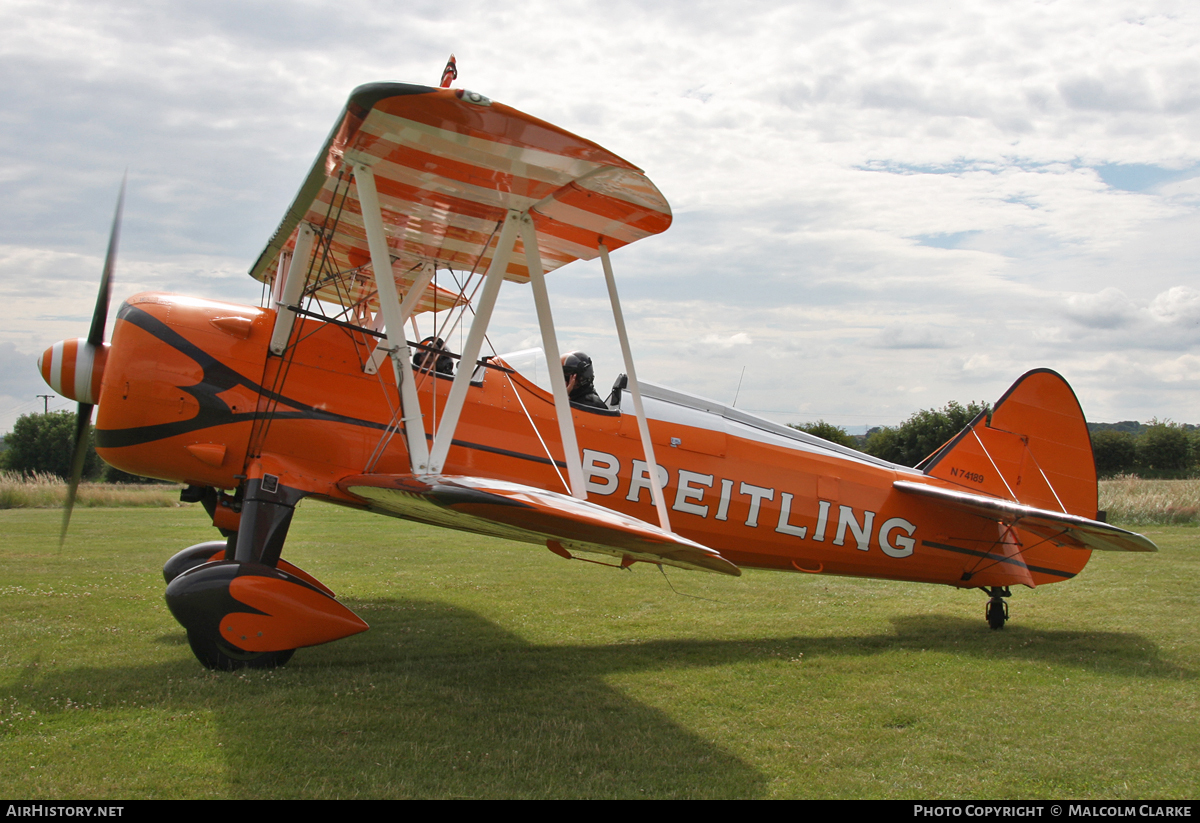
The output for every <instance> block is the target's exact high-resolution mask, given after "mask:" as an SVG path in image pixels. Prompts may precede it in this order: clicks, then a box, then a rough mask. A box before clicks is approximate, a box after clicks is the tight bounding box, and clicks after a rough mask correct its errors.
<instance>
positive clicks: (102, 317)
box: [87, 172, 129, 415]
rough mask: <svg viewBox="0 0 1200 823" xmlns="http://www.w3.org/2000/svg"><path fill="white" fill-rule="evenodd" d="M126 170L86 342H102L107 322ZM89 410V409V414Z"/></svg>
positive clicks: (126, 176)
mask: <svg viewBox="0 0 1200 823" xmlns="http://www.w3.org/2000/svg"><path fill="white" fill-rule="evenodd" d="M128 178H129V174H128V172H126V174H125V177H122V178H121V193H120V194H119V195H117V211H116V213H115V214H113V223H112V231H111V232H109V235H108V254H107V255H105V257H104V274H103V275H101V277H100V293H99V294H97V295H96V310H95V311H94V312H92V329H91V331H89V332H88V338H87V340H88V342H89V343H91V344H92V345H93V346H99V345H100V344H101V343H103V342H104V327H105V325H106V324H107V323H108V300H109V295H110V293H111V292H112V272H113V265H114V264H115V263H116V262H117V242H118V241H119V240H120V239H121V213H122V212H123V211H124V210H125V181H126V180H127V179H128ZM90 414H91V412H90V411H89V415H90Z"/></svg>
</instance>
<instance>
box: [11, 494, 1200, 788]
mask: <svg viewBox="0 0 1200 823" xmlns="http://www.w3.org/2000/svg"><path fill="white" fill-rule="evenodd" d="M57 527H58V514H57V512H55V511H52V510H28V509H17V510H9V511H4V512H0V529H2V530H3V534H4V536H5V540H4V541H3V544H2V546H0V557H2V559H3V567H2V568H3V572H0V611H2V613H3V615H4V620H3V621H0V664H2V669H0V672H2V674H0V793H3V794H5V795H8V796H20V797H38V798H60V799H65V798H80V797H92V798H104V797H112V798H129V797H168V798H181V797H233V798H250V797H289V798H291V797H303V798H307V797H321V798H327V797H884V798H897V797H905V798H906V797H916V798H955V797H957V798H1012V797H1049V798H1087V797H1099V798H1188V797H1194V796H1195V792H1196V777H1195V775H1196V774H1197V768H1198V767H1200V733H1198V732H1197V728H1200V726H1198V721H1200V705H1198V699H1197V698H1198V695H1200V692H1198V690H1197V681H1196V673H1197V671H1200V641H1198V640H1197V636H1196V632H1195V630H1194V627H1193V625H1192V622H1191V621H1190V619H1189V618H1190V616H1191V614H1192V613H1193V611H1194V607H1195V605H1196V596H1195V590H1194V581H1195V579H1196V576H1197V572H1198V571H1200V568H1198V558H1200V553H1198V552H1197V550H1196V548H1197V547H1196V542H1197V537H1198V536H1200V531H1198V530H1197V529H1196V528H1194V527H1186V526H1173V527H1165V528H1152V529H1148V530H1147V533H1148V534H1149V535H1150V536H1151V537H1152V539H1154V540H1156V541H1157V542H1158V543H1159V545H1160V546H1161V547H1162V551H1161V552H1160V553H1158V554H1157V555H1124V554H1100V553H1097V554H1096V555H1094V557H1093V560H1092V562H1091V563H1090V564H1089V566H1088V568H1087V569H1086V570H1084V572H1083V573H1082V574H1081V575H1079V577H1078V578H1076V579H1075V580H1072V581H1068V582H1066V583H1063V584H1058V585H1053V586H1046V587H1043V588H1040V589H1037V590H1035V591H1029V590H1025V589H1021V590H1020V591H1017V592H1015V593H1014V596H1013V598H1012V611H1013V621H1012V622H1011V623H1010V624H1009V627H1008V628H1007V629H1005V630H1004V631H1002V632H992V631H990V630H988V629H987V627H986V624H985V623H984V621H983V615H982V612H983V597H982V596H981V595H980V594H979V593H978V592H970V591H958V590H954V589H949V588H942V587H933V586H914V585H907V584H901V583H892V582H888V581H872V580H854V579H848V578H833V577H818V576H811V575H786V574H772V573H765V572H763V573H758V572H747V573H746V574H745V575H744V576H743V577H742V578H740V579H736V580H735V579H729V578H723V577H718V576H716V575H704V574H699V573H686V572H676V571H669V572H668V575H669V577H670V580H671V582H672V583H673V585H674V587H675V589H676V590H677V592H678V593H674V592H672V590H671V589H670V588H669V587H668V585H667V582H666V581H665V580H664V579H663V577H662V575H661V574H660V573H659V572H658V571H657V570H656V569H654V568H653V567H648V566H642V565H640V564H639V565H637V566H635V567H634V568H633V569H632V570H631V571H626V572H620V571H616V570H613V569H605V568H600V567H597V566H593V565H588V564H584V563H576V562H566V561H564V560H561V559H559V558H557V557H554V556H553V555H551V554H550V553H549V552H547V551H544V550H539V549H536V548H533V547H530V546H525V545H521V544H513V543H506V542H502V541H496V540H490V539H487V538H481V537H476V536H472V535H465V534H461V533H456V532H449V531H445V530H438V529H431V528H425V527H420V526H415V525H412V524H406V523H403V522H401V521H396V520H390V519H386V518H378V517H371V516H368V515H365V514H361V513H357V512H352V511H347V510H343V509H336V508H333V507H330V506H325V505H320V504H314V503H305V504H304V505H303V506H302V507H301V510H300V512H299V513H298V514H297V518H296V522H295V524H294V525H293V527H292V534H291V536H290V539H289V544H288V547H287V553H286V556H287V557H288V558H289V559H291V560H292V561H293V562H296V563H297V564H299V565H300V566H302V567H304V568H306V569H308V570H309V571H311V572H313V573H314V574H316V575H317V576H318V577H319V578H321V579H322V580H323V581H325V582H326V583H328V584H330V585H331V586H332V587H333V588H334V589H335V590H337V591H338V593H339V596H340V597H341V598H342V599H343V600H344V601H345V602H347V603H348V604H349V605H350V606H351V607H352V608H354V609H355V610H356V611H358V612H359V613H360V614H361V615H362V616H363V617H364V618H365V619H366V620H367V621H368V622H369V623H370V624H371V625H372V629H371V630H370V631H369V632H366V633H364V634H361V635H358V636H356V637H353V638H349V639H347V640H343V641H339V642H337V643H332V644H329V645H326V646H321V647H316V648H311V649H302V650H300V651H299V652H297V654H296V656H295V658H293V660H292V662H291V663H289V664H288V666H287V667H286V668H284V669H280V670H277V671H273V672H240V673H236V674H213V673H209V672H206V671H204V670H202V669H201V668H200V667H199V664H197V663H196V662H195V660H194V659H193V658H192V656H191V653H190V652H189V650H188V648H187V645H186V642H185V640H184V637H183V632H182V631H181V629H180V628H179V627H178V626H177V625H176V624H175V623H174V621H173V620H172V618H171V616H170V614H169V613H168V612H167V610H166V607H165V604H164V603H163V600H162V591H163V582H162V578H161V575H160V574H159V568H160V566H161V563H162V561H163V560H164V559H165V558H166V557H167V556H169V555H170V554H171V553H173V552H174V551H175V550H177V549H178V548H180V547H182V546H186V545H188V544H190V543H193V542H198V541H200V540H203V539H209V538H210V537H211V536H212V535H211V529H209V528H205V524H204V516H203V514H202V513H201V512H199V511H188V510H183V509H135V510H119V509H89V510H83V511H79V512H77V513H76V515H75V519H74V521H73V523H72V534H71V536H70V537H69V539H68V541H67V544H66V547H65V548H64V549H63V550H61V551H59V550H58V549H57Z"/></svg>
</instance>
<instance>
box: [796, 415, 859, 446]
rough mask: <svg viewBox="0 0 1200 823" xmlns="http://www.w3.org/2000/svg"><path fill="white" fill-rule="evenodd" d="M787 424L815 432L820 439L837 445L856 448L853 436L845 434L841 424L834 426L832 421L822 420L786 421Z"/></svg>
mask: <svg viewBox="0 0 1200 823" xmlns="http://www.w3.org/2000/svg"><path fill="white" fill-rule="evenodd" d="M788 426H790V427H791V428H793V429H798V430H799V431H802V432H808V433H809V434H815V435H816V436H817V437H819V438H821V439H822V440H828V441H829V442H830V443H837V444H838V445H839V446H849V447H850V448H852V449H854V448H857V446H856V445H855V442H854V438H852V437H851V436H850V435H849V434H847V433H846V430H845V429H843V428H842V427H841V426H835V425H833V424H832V423H826V422H825V421H824V420H818V421H817V422H816V423H788Z"/></svg>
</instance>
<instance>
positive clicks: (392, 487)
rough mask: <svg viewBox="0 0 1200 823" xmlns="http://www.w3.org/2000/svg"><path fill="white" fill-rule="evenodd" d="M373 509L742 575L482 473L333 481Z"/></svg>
mask: <svg viewBox="0 0 1200 823" xmlns="http://www.w3.org/2000/svg"><path fill="white" fill-rule="evenodd" d="M338 486H339V487H340V488H341V489H342V490H343V491H345V492H348V493H349V494H352V495H354V496H355V497H358V498H359V499H361V500H363V501H365V502H366V503H367V504H368V505H370V507H371V509H372V510H374V511H378V512H381V513H384V514H393V515H398V516H400V517H406V518H409V519H411V520H418V521H421V522H423V523H430V524H433V525H435V526H447V527H449V528H452V529H461V530H463V531H472V532H477V533H479V534H487V535H491V536H493V537H504V538H508V539H511V540H521V541H524V542H526V543H540V544H542V545H545V546H547V547H548V548H550V549H551V550H553V551H557V552H558V553H562V550H563V549H576V550H578V551H592V552H601V553H603V554H609V555H614V556H616V557H620V558H625V557H629V558H631V559H633V560H642V561H645V562H648V563H664V564H666V565H669V566H678V567H680V568H684V569H698V570H703V571H713V572H720V573H721V574H728V575H733V576H735V577H736V576H739V575H740V574H741V570H740V569H738V567H737V566H735V565H733V564H732V563H730V562H729V561H728V560H726V559H725V558H723V557H721V555H719V554H718V553H717V552H715V551H713V550H712V549H710V548H708V547H706V546H702V545H700V544H699V543H696V542H694V541H691V540H688V539H687V538H685V537H680V536H679V535H677V534H672V533H670V532H665V531H663V530H662V529H660V528H658V527H657V526H652V525H650V524H649V523H646V522H643V521H641V520H638V519H637V518H635V517H629V516H628V515H624V514H621V513H620V512H615V511H612V510H611V509H606V508H604V507H603V506H597V505H596V504H595V503H588V502H586V501H583V500H578V499H576V498H574V497H568V496H567V495H564V494H558V493H556V492H550V491H545V490H544V489H535V488H533V487H531V486H522V485H520V484H518V483H508V482H505V481H503V480H489V479H486V478H481V477H462V476H456V477H448V476H444V477H429V478H418V477H413V476H412V475H381V474H368V475H361V476H358V477H347V478H345V479H344V480H342V481H341V482H340V483H338Z"/></svg>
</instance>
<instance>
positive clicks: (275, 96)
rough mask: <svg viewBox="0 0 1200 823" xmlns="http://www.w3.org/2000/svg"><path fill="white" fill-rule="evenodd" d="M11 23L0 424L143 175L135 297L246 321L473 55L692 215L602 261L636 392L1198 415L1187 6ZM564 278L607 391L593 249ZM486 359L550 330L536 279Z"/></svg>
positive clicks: (76, 332) (194, 7) (166, 14)
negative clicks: (392, 96) (354, 135)
mask: <svg viewBox="0 0 1200 823" xmlns="http://www.w3.org/2000/svg"><path fill="white" fill-rule="evenodd" d="M0 30H3V31H4V32H5V37H4V38H2V39H0V77H2V78H4V79H3V82H0V144H2V145H0V158H3V159H0V191H3V197H0V301H2V305H3V306H4V307H5V309H6V312H5V320H4V322H3V323H0V432H3V431H7V430H9V429H10V428H11V426H12V423H13V422H14V421H15V419H16V418H17V417H18V416H19V415H21V414H24V413H29V412H33V411H40V410H41V409H42V408H43V401H42V400H41V399H39V398H38V397H37V395H38V394H46V393H49V392H50V389H49V388H48V387H46V385H45V384H44V383H43V382H42V381H41V379H40V377H39V376H38V374H37V372H36V368H35V361H36V357H37V354H38V353H39V352H40V351H41V350H43V349H44V348H46V347H47V346H49V345H51V344H52V343H53V342H55V341H56V340H59V339H63V338H68V337H78V336H86V334H87V328H88V324H89V322H90V320H89V318H90V315H91V311H92V306H93V304H94V302H95V292H96V287H97V284H98V281H99V277H100V272H101V268H102V260H103V255H104V251H105V245H106V242H107V235H108V230H109V224H110V222H111V220H112V212H113V207H114V205H115V201H116V195H117V190H118V187H119V185H120V181H121V177H122V175H123V174H124V173H125V171H126V170H128V175H129V184H128V186H129V187H128V195H127V203H126V210H125V218H124V223H123V228H122V236H121V245H120V254H119V258H118V263H117V268H116V272H115V278H116V282H115V285H114V303H113V311H114V312H115V310H116V307H117V305H119V302H120V300H121V299H123V298H124V297H126V296H128V295H130V294H133V293H136V292H139V291H145V290H162V291H174V292H183V293H188V294H199V295H202V296H205V297H210V298H217V299H225V300H231V301H237V302H248V303H257V302H258V300H259V296H260V287H259V284H258V283H256V282H255V281H253V280H251V279H250V278H249V276H248V275H247V274H246V272H247V270H248V269H249V267H250V265H251V264H252V263H253V262H254V260H255V258H256V257H257V256H258V254H259V252H260V251H261V250H262V248H263V246H264V245H265V244H266V242H267V240H268V238H269V237H270V235H271V233H272V232H273V230H274V228H275V227H276V225H277V224H278V222H279V220H280V218H281V217H282V215H283V213H284V210H285V209H286V208H287V206H288V205H289V204H290V202H291V200H292V198H293V196H294V195H295V192H296V189H297V188H298V187H299V185H300V183H301V181H302V179H303V177H304V175H305V174H306V172H307V170H308V168H309V166H310V165H311V163H312V160H313V158H314V156H315V154H316V152H317V150H318V149H319V147H320V145H321V143H322V141H323V140H324V138H325V136H326V134H327V133H328V131H329V129H330V128H331V126H332V125H333V122H334V120H335V118H336V117H337V115H338V113H339V112H340V110H341V108H342V106H343V105H344V103H345V100H346V98H347V96H348V95H349V93H350V91H351V90H352V89H353V88H354V87H355V86H357V85H359V84H362V83H367V82H375V81H401V82H415V83H425V84H429V85H436V84H437V81H438V79H439V78H440V75H441V69H442V66H443V64H444V63H445V61H446V58H447V56H448V55H449V54H450V53H451V52H453V53H455V54H456V55H457V58H458V66H459V80H458V82H457V83H456V85H458V86H462V87H465V88H468V89H471V90H473V91H477V92H480V93H482V94H485V95H487V96H488V97H491V98H492V99H494V100H498V101H500V102H503V103H506V104H508V105H511V106H514V107H516V108H518V109H521V110H523V111H526V112H528V113H530V114H533V115H535V116H537V117H540V118H542V119H545V120H548V121H550V122H552V123H555V124H556V125H559V126H561V127H563V128H566V129H568V130H571V131H574V132H576V133H578V134H580V135H582V136H584V137H587V138H588V139H591V140H594V141H596V142H598V143H600V144H601V145H603V146H605V147H606V148H608V149H610V150H612V151H614V152H616V153H617V154H619V155H621V156H623V157H625V158H626V159H628V160H629V161H631V162H633V163H634V164H636V165H638V166H640V167H641V168H643V169H644V170H645V171H646V173H647V174H648V176H649V177H650V178H651V179H652V180H653V181H654V182H655V183H656V184H657V185H658V187H659V188H660V189H661V190H662V192H663V193H664V194H665V195H666V197H667V199H668V200H669V201H670V202H671V204H672V208H673V210H674V214H675V221H674V225H673V226H672V227H671V228H670V229H669V230H668V231H667V232H666V233H665V234H662V235H659V236H657V237H652V238H648V239H646V240H644V241H642V242H640V243H637V244H635V245H633V246H630V247H628V248H625V249H621V250H620V251H618V252H616V253H614V255H613V263H614V267H615V269H616V274H617V281H618V284H619V287H620V290H621V296H622V301H623V304H624V309H625V315H626V321H627V324H628V326H629V331H630V336H631V338H632V342H633V348H634V354H635V357H636V359H637V363H638V374H639V376H640V377H641V378H642V379H643V380H645V381H649V382H653V383H658V384H663V385H667V386H671V387H673V388H676V389H680V390H683V391H689V392H692V393H695V394H700V395H703V396H706V397H711V398H714V399H717V400H720V401H722V402H725V403H731V402H733V401H734V400H735V398H736V403H737V407H738V408H739V409H744V410H747V411H752V412H756V413H759V414H762V415H763V416H765V417H768V418H770V419H773V420H777V421H780V422H806V421H815V420H817V419H824V420H826V421H827V422H830V423H834V424H837V425H841V426H846V427H848V428H850V429H851V430H852V431H861V430H862V428H863V427H865V426H873V425H895V424H897V423H899V422H901V421H902V420H904V419H905V418H907V417H908V416H909V415H911V414H912V413H913V412H915V411H917V410H918V409H922V408H930V407H940V406H943V405H944V404H946V403H947V402H949V401H951V400H957V401H960V402H964V403H965V402H967V401H972V400H979V401H995V400H996V399H997V398H999V397H1000V395H1001V394H1003V392H1004V391H1005V390H1006V389H1007V388H1008V386H1009V385H1011V384H1012V382H1013V381H1015V380H1016V379H1017V378H1018V377H1019V376H1020V375H1021V374H1023V373H1024V372H1026V371H1028V370H1030V369H1034V368H1052V369H1055V370H1057V371H1058V372H1060V373H1061V374H1063V375H1064V376H1065V377H1066V378H1067V380H1068V381H1069V382H1070V383H1071V384H1072V386H1073V387H1074V389H1075V392H1076V394H1077V396H1078V397H1079V400H1080V403H1081V404H1082V406H1083V409H1084V411H1085V413H1086V415H1087V417H1088V419H1089V420H1092V421H1108V422H1115V421H1118V420H1129V419H1135V420H1143V421H1144V420H1148V419H1150V418H1152V417H1157V418H1159V419H1170V420H1175V421H1177V422H1188V423H1200V410H1198V409H1197V401H1200V278H1198V277H1197V267H1198V263H1197V254H1196V252H1197V244H1198V240H1200V8H1198V7H1197V6H1196V5H1195V4H1194V3H1191V4H1189V3H1184V2H1154V1H1153V0H1144V1H1143V2H1138V3H1136V4H1134V3H1122V2H1103V0H1100V1H1099V2H1097V0H1088V2H1074V1H1073V0H1072V1H1071V2H1063V1H1061V0H1060V1H1059V2H1022V1H1018V2H1012V1H1008V2H974V1H972V0H964V1H963V2H959V3H954V4H947V3H941V2H938V3H933V2H893V1H889V2H867V1H866V0H864V2H850V1H848V2H834V1H832V0H831V1H830V2H796V0H789V2H747V3H740V4H736V6H735V4H731V3H706V2H687V3H680V2H670V0H668V1H667V2H662V3H655V4H646V3H629V2H621V0H615V2H614V1H610V2H606V3H603V4H601V3H596V2H578V1H576V2H571V0H557V1H556V2H552V3H551V2H541V0H530V1H529V2H525V3H520V4H497V3H486V2H455V3H449V2H444V3H435V2H420V1H419V0H418V2H407V3H403V4H398V3H393V2H367V1H366V0H339V2H336V3H331V2H323V0H309V1H307V2H306V0H288V2H245V0H239V1H238V2H223V0H206V2H204V3H182V2H180V3H175V2H137V0H124V1H123V2H121V3H110V2H104V1H103V0H88V2H72V1H71V0H56V2H47V1H46V0H28V1H27V2H26V1H25V0H0ZM550 290H551V298H552V301H553V305H554V313H555V320H556V321H557V325H558V327H559V335H560V337H559V342H560V345H561V346H562V347H563V350H567V349H571V348H580V349H584V350H586V351H588V352H589V353H591V354H592V355H593V357H594V359H595V361H596V374H597V380H596V382H597V386H598V387H600V388H601V393H602V394H603V393H605V391H604V389H605V388H606V387H607V386H608V385H610V384H611V381H612V379H613V378H614V377H615V376H616V374H617V373H618V372H619V371H622V370H623V368H622V366H621V358H620V353H619V349H618V347H617V344H616V340H615V333H614V331H613V327H612V321H611V314H610V313H609V309H608V302H607V294H606V292H605V289H604V284H603V274H602V271H601V269H600V267H599V265H598V263H576V264H573V265H572V266H570V267H567V268H565V269H562V270H559V271H557V272H555V273H554V274H553V275H552V276H551V278H550ZM110 328H111V325H110ZM490 339H491V341H492V343H493V344H494V345H495V347H496V349H498V350H499V351H508V350H515V349H520V348H524V347H525V346H528V345H533V344H535V343H536V340H537V324H536V318H535V317H534V315H533V309H532V299H531V298H530V296H529V290H528V286H520V285H517V284H506V287H505V289H504V290H503V291H502V303H501V305H500V306H499V307H498V309H497V314H496V317H495V319H494V320H493V327H492V333H491V335H490ZM452 343H453V341H452ZM72 407H73V404H72V403H70V402H69V401H67V400H65V399H63V398H54V399H52V400H51V401H50V402H49V408H51V409H54V408H72Z"/></svg>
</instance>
